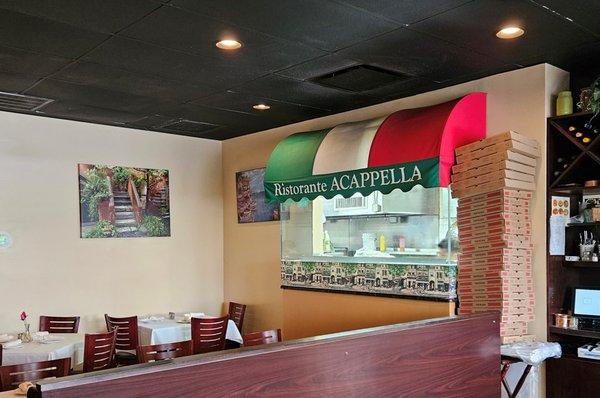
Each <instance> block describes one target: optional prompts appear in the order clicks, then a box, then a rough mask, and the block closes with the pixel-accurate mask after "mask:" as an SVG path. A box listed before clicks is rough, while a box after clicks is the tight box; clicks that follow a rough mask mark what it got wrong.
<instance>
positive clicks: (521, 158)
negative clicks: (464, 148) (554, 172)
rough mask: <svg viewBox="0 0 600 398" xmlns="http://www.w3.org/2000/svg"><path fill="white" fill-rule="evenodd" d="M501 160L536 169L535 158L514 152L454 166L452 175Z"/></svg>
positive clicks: (496, 154)
mask: <svg viewBox="0 0 600 398" xmlns="http://www.w3.org/2000/svg"><path fill="white" fill-rule="evenodd" d="M503 160H510V161H513V162H516V163H521V164H524V165H526V166H530V167H536V166H537V160H536V159H535V158H532V157H529V156H525V155H521V154H520V153H517V152H514V151H510V150H509V151H505V152H501V153H494V154H492V155H488V156H484V157H481V158H479V159H471V160H469V161H468V162H464V163H461V164H456V165H454V166H452V172H453V173H462V172H464V171H466V170H469V169H473V168H477V167H482V166H485V165H488V164H494V163H498V162H501V161H503Z"/></svg>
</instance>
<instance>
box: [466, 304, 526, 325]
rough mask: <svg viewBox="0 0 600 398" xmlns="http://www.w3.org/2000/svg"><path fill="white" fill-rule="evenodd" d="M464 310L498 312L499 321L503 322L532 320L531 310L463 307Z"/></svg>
mask: <svg viewBox="0 0 600 398" xmlns="http://www.w3.org/2000/svg"><path fill="white" fill-rule="evenodd" d="M464 309H465V310H469V311H471V312H474V313H476V312H488V311H498V312H500V316H501V319H502V320H503V321H512V320H518V319H524V320H526V321H527V322H529V321H533V320H534V318H535V317H534V313H533V308H523V309H519V310H518V312H515V311H517V310H513V309H510V308H495V307H464Z"/></svg>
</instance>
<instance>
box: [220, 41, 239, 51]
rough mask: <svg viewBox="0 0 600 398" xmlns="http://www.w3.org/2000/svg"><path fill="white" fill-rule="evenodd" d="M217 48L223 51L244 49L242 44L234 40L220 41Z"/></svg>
mask: <svg viewBox="0 0 600 398" xmlns="http://www.w3.org/2000/svg"><path fill="white" fill-rule="evenodd" d="M216 46H217V47H218V48H220V49H221V50H237V49H238V48H240V47H242V43H240V42H239V41H237V40H233V39H223V40H220V41H218V42H217V44H216Z"/></svg>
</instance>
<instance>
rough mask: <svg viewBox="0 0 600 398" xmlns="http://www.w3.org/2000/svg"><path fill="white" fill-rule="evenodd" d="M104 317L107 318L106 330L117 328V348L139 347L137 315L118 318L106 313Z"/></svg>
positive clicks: (129, 348) (130, 348)
mask: <svg viewBox="0 0 600 398" xmlns="http://www.w3.org/2000/svg"><path fill="white" fill-rule="evenodd" d="M104 319H105V320H106V330H108V331H111V330H113V329H117V339H116V342H115V348H116V349H117V350H135V349H136V348H137V347H138V345H139V340H138V318H137V316H130V317H125V318H116V317H113V316H108V315H107V314H104Z"/></svg>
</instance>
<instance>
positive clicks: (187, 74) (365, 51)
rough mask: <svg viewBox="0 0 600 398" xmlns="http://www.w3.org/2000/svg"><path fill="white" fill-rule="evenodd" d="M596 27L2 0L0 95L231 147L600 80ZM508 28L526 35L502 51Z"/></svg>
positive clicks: (440, 1) (558, 18)
mask: <svg viewBox="0 0 600 398" xmlns="http://www.w3.org/2000/svg"><path fill="white" fill-rule="evenodd" d="M599 15H600V1H589V0H588V1H586V0H569V1H566V0H535V1H532V0H472V1H469V0H403V1H398V0H171V1H158V0H86V1H81V0H51V1H48V0H0V91H5V92H11V93H19V94H26V95H32V96H39V97H45V98H49V99H53V100H54V101H53V102H51V103H50V104H48V105H46V106H44V107H43V108H41V109H40V110H38V111H36V112H32V113H36V114H41V115H45V116H51V117H58V118H65V119H73V120H83V121H90V122H95V123H103V124H110V125H118V126H126V127H131V128H138V129H145V130H153V131H163V132H170V133H173V134H184V135H190V136H196V137H205V138H212V139H226V138H231V137H235V136H239V135H243V134H249V133H252V132H256V131H260V130H265V129H268V128H272V127H276V126H281V125H285V124H290V123H294V122H298V121H302V120H306V119H311V118H315V117H320V116H326V115H330V114H333V113H338V112H342V111H346V110H350V109H355V108H360V107H364V106H367V105H372V104H376V103H380V102H384V101H388V100H392V99H396V98H401V97H406V96H409V95H414V94H417V93H420V92H425V91H430V90H433V89H438V88H442V87H446V86H450V85H453V84H457V83H461V82H464V81H468V80H472V79H474V78H478V77H483V76H487V75H491V74H495V73H499V72H503V71H507V70H511V69H515V68H519V67H523V66H528V65H533V64H537V63H540V62H550V63H553V64H555V65H558V66H561V67H563V68H566V69H568V70H569V69H570V70H572V71H573V70H575V71H582V73H584V72H585V71H587V70H588V69H589V68H590V67H591V66H596V69H600V68H599V67H598V65H599V58H600V23H598V16H599ZM511 22H513V23H518V24H520V25H522V26H523V27H524V28H525V29H526V34H525V35H524V36H523V37H521V38H519V39H516V40H509V41H503V40H499V39H497V38H496V37H495V32H496V31H497V30H498V29H499V28H500V27H502V26H504V25H506V24H508V23H511ZM224 37H235V38H237V39H239V40H240V41H241V42H242V43H243V44H244V45H243V47H242V48H241V49H240V50H238V51H234V52H227V51H223V50H219V49H217V48H216V47H215V42H216V41H217V40H219V39H221V38H224ZM361 65H362V66H361ZM347 68H350V69H349V70H348V71H346V72H344V71H342V70H345V69H347ZM340 71H342V72H340ZM320 76H323V78H322V79H319V77H320ZM590 76H591V74H590ZM257 103H266V104H268V105H270V106H271V109H270V110H268V111H257V110H254V109H253V108H252V105H254V104H257Z"/></svg>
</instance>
